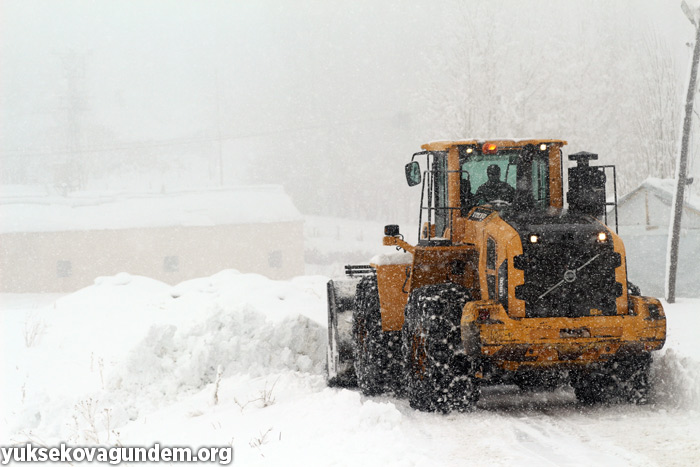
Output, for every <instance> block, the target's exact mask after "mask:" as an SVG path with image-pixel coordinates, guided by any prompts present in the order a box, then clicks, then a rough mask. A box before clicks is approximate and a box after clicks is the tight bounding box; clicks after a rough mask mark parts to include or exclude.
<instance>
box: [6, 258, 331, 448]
mask: <svg viewBox="0 0 700 467" xmlns="http://www.w3.org/2000/svg"><path fill="white" fill-rule="evenodd" d="M325 282H326V279H325V278H321V277H304V278H298V279H295V280H292V281H288V282H276V281H272V280H269V279H267V278H265V277H263V276H259V275H255V274H240V273H239V272H237V271H233V270H229V271H223V272H221V273H219V274H216V275H214V276H212V277H209V278H205V279H196V280H193V281H187V282H184V283H182V284H180V285H178V286H176V287H170V286H168V285H166V284H163V283H161V282H158V281H155V280H152V279H147V278H144V277H138V276H131V275H129V274H124V273H122V274H119V275H117V276H113V277H102V278H98V279H97V280H96V281H95V285H93V286H91V287H87V288H85V289H82V290H80V291H78V292H76V293H74V294H71V295H68V296H66V297H64V298H61V299H59V300H58V301H56V302H55V303H54V304H53V305H52V306H51V307H48V308H45V309H43V310H40V311H37V312H36V313H35V314H34V317H33V318H32V319H34V320H39V321H40V322H41V326H42V332H41V334H40V336H38V338H37V339H36V342H35V343H34V345H33V346H32V347H29V346H27V345H25V344H23V343H22V342H21V341H20V340H19V338H17V339H16V341H15V342H14V343H13V344H14V345H13V346H12V347H13V350H17V351H18V354H17V355H16V356H14V358H13V359H4V360H5V361H4V363H5V367H4V368H3V370H4V374H5V375H9V378H7V379H6V380H5V381H4V383H5V384H4V387H3V399H4V402H5V403H6V404H7V406H6V407H5V408H4V410H3V412H5V413H6V414H7V413H8V412H9V414H10V417H8V418H9V419H10V420H11V421H10V422H9V428H8V429H9V431H10V432H11V433H12V432H15V433H16V432H17V431H25V432H26V430H33V431H34V432H40V433H42V435H43V436H49V437H57V438H61V439H67V438H70V436H71V435H72V434H74V433H72V432H71V428H70V423H67V422H68V421H70V420H71V419H72V418H80V417H76V412H78V415H80V413H81V412H83V411H90V410H93V411H94V410H95V409H94V407H92V408H90V407H87V405H90V404H94V403H96V402H97V401H99V402H100V404H101V405H100V407H109V410H110V411H111V414H110V417H111V421H110V423H111V425H112V427H114V426H119V425H121V424H123V423H126V422H128V421H129V420H134V419H136V418H137V417H139V416H140V415H141V414H143V413H144V411H149V410H154V409H155V408H157V407H160V406H162V405H164V404H166V403H171V402H173V401H175V400H176V399H177V398H178V397H180V396H181V395H182V394H183V393H193V392H196V391H199V390H201V389H203V388H204V387H206V386H207V385H210V384H212V383H215V382H216V381H217V379H221V378H227V377H231V376H234V375H237V374H246V375H249V376H251V377H256V376H262V375H267V374H270V373H273V372H275V371H280V370H285V371H299V372H305V373H309V374H315V375H318V374H321V373H322V372H323V371H324V365H325V347H326V329H325V325H323V324H321V323H320V322H319V320H318V318H319V317H323V319H324V320H325V296H324V295H323V294H322V292H321V291H323V290H324V289H325ZM2 324H3V325H4V324H6V323H2ZM17 325H19V323H15V328H17V327H18V326H17ZM25 325H26V323H25ZM3 327H6V326H3ZM10 334H11V333H9V332H7V333H4V335H3V339H5V338H6V337H7V336H9V335H10ZM18 335H20V333H17V334H16V336H18ZM11 360H12V361H11ZM13 363H14V365H13ZM6 396H9V397H6ZM49 401H50V403H49Z"/></svg>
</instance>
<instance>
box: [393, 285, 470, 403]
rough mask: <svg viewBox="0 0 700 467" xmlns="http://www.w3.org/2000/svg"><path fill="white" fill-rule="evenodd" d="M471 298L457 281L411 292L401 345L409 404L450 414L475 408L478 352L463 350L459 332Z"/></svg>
mask: <svg viewBox="0 0 700 467" xmlns="http://www.w3.org/2000/svg"><path fill="white" fill-rule="evenodd" d="M469 299H470V296H469V292H468V291H467V289H465V288H464V287H461V286H458V285H455V284H438V285H430V286H426V287H422V288H420V289H417V290H415V291H414V292H413V293H412V294H411V297H410V298H409V301H408V305H407V306H406V314H405V320H404V327H403V344H402V346H403V355H404V371H405V374H406V379H405V381H406V390H407V392H408V399H409V403H410V405H411V407H413V408H415V409H418V410H422V411H427V412H435V411H440V412H443V413H448V412H450V411H451V410H458V411H468V410H472V409H474V407H475V406H476V402H477V400H478V397H479V389H478V384H477V381H476V377H475V373H476V355H467V354H466V353H465V351H464V346H463V345H462V342H461V336H460V319H461V316H462V309H463V308H464V305H465V304H466V302H467V301H469Z"/></svg>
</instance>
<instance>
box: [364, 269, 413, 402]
mask: <svg viewBox="0 0 700 467" xmlns="http://www.w3.org/2000/svg"><path fill="white" fill-rule="evenodd" d="M352 334H353V342H354V353H355V374H356V375H357V385H358V386H359V388H360V390H361V391H362V393H363V394H364V395H366V396H373V395H377V394H382V393H385V392H391V391H395V390H396V388H397V379H398V378H397V375H400V374H401V370H400V367H401V363H402V362H401V356H400V332H391V331H383V330H382V317H381V313H380V309H379V291H378V289H377V278H376V277H375V276H368V277H364V278H362V280H361V281H360V283H359V284H357V291H356V294H355V312H354V314H353V323H352Z"/></svg>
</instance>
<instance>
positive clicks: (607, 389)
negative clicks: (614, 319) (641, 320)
mask: <svg viewBox="0 0 700 467" xmlns="http://www.w3.org/2000/svg"><path fill="white" fill-rule="evenodd" d="M650 366H651V355H650V354H648V353H643V354H639V355H632V356H624V357H620V358H617V359H615V360H613V361H611V362H608V363H607V364H605V365H604V366H603V367H602V368H599V369H596V370H593V371H580V370H579V371H572V372H570V379H571V386H572V387H573V388H574V393H575V394H576V398H577V399H578V400H579V401H580V402H582V403H584V404H595V403H600V402H608V401H623V402H630V403H635V404H644V403H646V402H648V401H649V392H650V382H649V370H650Z"/></svg>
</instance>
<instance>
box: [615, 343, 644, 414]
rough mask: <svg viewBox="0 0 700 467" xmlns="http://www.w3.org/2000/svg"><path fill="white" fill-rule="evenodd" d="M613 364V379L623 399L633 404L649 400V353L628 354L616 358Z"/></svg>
mask: <svg viewBox="0 0 700 467" xmlns="http://www.w3.org/2000/svg"><path fill="white" fill-rule="evenodd" d="M614 365H615V366H614V368H613V375H614V379H615V382H616V384H617V386H618V388H619V394H620V395H621V396H622V397H623V398H624V400H625V401H627V402H631V403H634V404H646V403H647V402H649V392H650V390H651V383H650V379H649V371H650V369H651V354H649V353H642V354H638V355H634V356H629V357H626V358H623V359H620V360H618V361H617V362H615V364H614Z"/></svg>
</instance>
